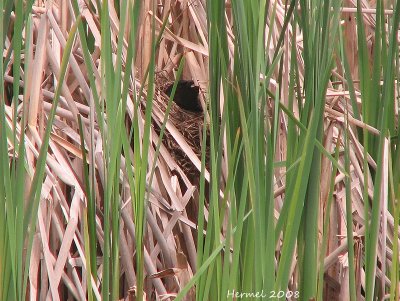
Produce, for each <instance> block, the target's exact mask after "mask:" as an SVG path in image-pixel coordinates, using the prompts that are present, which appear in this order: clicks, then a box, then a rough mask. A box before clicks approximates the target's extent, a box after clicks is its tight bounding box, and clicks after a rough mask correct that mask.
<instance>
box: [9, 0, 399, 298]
mask: <svg viewBox="0 0 400 301" xmlns="http://www.w3.org/2000/svg"><path fill="white" fill-rule="evenodd" d="M150 2H151V1H147V0H146V1H143V5H142V12H141V14H142V16H141V19H142V22H141V28H140V34H139V39H138V40H139V41H138V54H137V60H136V68H137V70H136V71H137V73H136V74H137V78H136V82H135V83H134V84H132V85H137V86H141V85H142V84H145V83H144V82H142V80H143V77H144V73H145V66H147V65H148V63H149V60H150V56H149V53H151V51H149V49H150V48H149V47H150V46H149V45H150V44H151V43H150V40H149V39H150V36H151V35H150V34H149V30H150V17H151V16H153V15H155V16H156V20H157V23H156V27H157V31H158V30H160V28H161V25H162V21H161V20H164V19H166V18H167V19H168V22H167V27H166V30H165V32H164V33H163V38H162V39H161V42H160V45H159V48H158V50H157V54H156V66H155V68H156V70H157V72H162V73H163V74H164V75H163V76H164V77H165V80H166V81H168V82H172V81H174V80H175V74H176V69H177V66H178V63H179V61H180V59H181V58H182V57H185V59H186V64H185V67H184V70H183V76H182V77H183V78H187V79H193V80H194V82H195V83H196V84H198V85H199V86H200V87H201V90H202V91H207V87H208V72H209V71H208V33H207V20H206V8H205V3H204V1H201V0H194V1H184V0H182V1H169V0H166V1H162V3H160V5H158V7H157V10H156V11H154V12H153V11H151V4H150ZM284 2H285V1H277V6H276V23H275V24H274V25H273V26H274V31H273V32H274V35H273V36H272V43H271V45H272V47H273V46H274V45H276V44H277V41H278V38H279V34H278V33H279V31H280V29H282V27H283V20H284V15H285V3H284ZM355 2H356V1H346V3H347V5H348V6H349V9H347V10H346V9H345V8H344V9H343V14H345V15H346V16H347V17H345V18H343V19H344V20H345V21H344V24H343V28H344V32H345V35H346V39H347V40H348V42H347V43H346V47H347V49H346V51H347V53H348V55H349V57H350V58H353V59H351V60H350V62H349V64H350V68H351V70H352V72H353V76H354V78H357V76H358V74H357V70H358V66H357V64H358V63H357V59H356V56H357V50H356V48H357V47H355V46H354V45H355V41H356V38H355V32H356V23H355V21H354V18H353V16H354V10H353V8H352V7H353V4H354V3H355ZM371 2H373V1H371ZM88 3H90V4H91V5H94V6H95V5H96V1H94V0H91V1H80V4H81V9H82V12H81V13H82V15H83V16H84V18H85V22H86V24H87V28H88V31H89V32H90V33H91V34H92V35H93V39H94V45H95V46H94V51H93V53H92V57H91V60H92V63H93V66H94V67H95V68H94V71H95V72H94V76H95V79H96V83H97V84H98V85H99V87H100V83H101V77H100V74H101V70H100V65H99V56H100V51H99V46H100V45H101V42H100V39H101V36H100V28H99V16H98V15H96V14H95V13H94V12H93V10H91V9H89V8H88V6H87V4H88ZM110 3H111V2H110ZM362 4H363V7H364V8H365V9H370V5H372V3H369V2H367V1H362ZM227 5H228V6H229V3H228V4H227ZM350 6H351V7H350ZM387 13H390V11H389V12H387ZM168 14H169V15H168ZM109 15H110V20H111V33H112V41H113V47H115V48H116V43H117V42H116V41H117V38H116V37H117V35H118V30H119V18H118V14H117V12H116V9H115V7H113V6H112V5H110V7H109ZM363 18H364V22H365V25H366V31H367V32H368V33H372V32H373V29H374V24H375V19H374V17H373V15H372V14H370V13H368V10H365V13H364V14H363ZM72 20H73V18H72V15H71V7H70V3H69V1H48V2H43V1H35V5H34V7H33V15H32V21H33V26H32V36H33V39H32V40H31V43H32V45H33V46H34V47H32V49H34V51H33V52H32V53H31V54H30V55H28V54H25V55H24V56H23V57H22V60H23V63H24V64H27V65H29V68H28V70H27V72H28V73H27V74H25V75H24V76H23V77H22V78H20V79H15V78H13V73H12V60H11V62H10V63H9V65H8V66H7V68H6V72H5V80H6V82H5V83H4V84H5V87H6V90H7V91H11V90H12V89H11V85H12V83H13V82H14V81H20V85H21V87H25V89H24V91H25V92H24V93H25V94H21V95H19V96H18V98H19V99H20V100H21V103H24V107H25V108H24V114H26V116H27V121H28V122H27V126H26V127H25V126H24V125H22V124H21V123H20V122H21V120H22V116H20V115H17V116H14V115H13V111H12V109H11V98H12V95H10V94H7V95H5V103H6V105H7V111H6V113H7V121H8V122H9V124H10V125H12V123H13V122H14V121H15V120H16V125H17V128H16V130H17V131H18V132H20V131H22V130H24V131H26V134H27V135H26V137H25V144H26V146H27V158H28V161H27V164H28V168H29V170H30V171H31V172H32V171H33V170H34V169H35V162H36V159H37V156H38V150H39V148H40V145H41V135H42V133H43V131H44V128H45V127H46V123H47V115H48V112H49V111H50V108H51V103H52V99H53V97H54V90H55V85H56V84H57V77H58V74H59V69H60V61H61V56H62V52H63V48H64V47H65V44H66V37H67V33H68V32H69V30H70V26H71V24H72ZM226 20H227V23H228V27H227V31H228V34H229V37H230V39H229V40H228V42H229V43H228V46H229V50H230V54H231V58H230V59H233V44H234V39H235V37H234V34H233V33H232V27H231V26H230V25H231V24H230V20H231V18H230V11H229V8H228V9H227V15H226ZM10 28H11V27H10ZM287 32H288V33H287V37H285V41H284V46H283V50H284V52H285V53H287V54H288V55H285V56H284V57H283V61H282V70H283V71H282V72H283V73H285V72H288V71H287V70H288V69H289V65H290V60H291V59H297V60H298V64H299V70H302V62H303V58H302V57H301V50H302V48H303V46H302V36H301V35H298V36H297V37H296V43H297V44H296V51H297V52H296V56H297V57H294V58H291V57H290V55H289V53H290V47H291V45H290V42H291V40H292V39H291V35H293V34H296V35H297V34H298V33H297V32H296V33H293V32H292V30H291V27H290V25H289V28H288V31H287ZM11 37H12V33H9V35H8V36H7V39H6V46H7V47H6V49H5V50H4V52H3V55H4V58H5V57H7V55H8V54H10V53H13V52H12V48H11V44H10V38H11ZM373 42H374V40H373V37H372V36H371V45H372V44H373ZM371 45H369V47H372V46H371ZM267 51H270V52H273V51H275V50H274V49H269V50H267ZM13 55H15V54H13ZM69 63H70V67H69V69H68V73H67V76H66V80H65V83H64V84H63V89H62V97H61V99H60V105H59V107H58V109H57V112H56V119H55V122H54V125H53V130H52V134H51V140H50V147H49V154H48V157H47V160H46V176H45V181H44V186H43V190H42V192H41V202H40V207H39V215H38V221H37V224H38V227H37V233H36V234H35V236H34V242H33V251H32V254H31V259H30V262H29V283H28V290H29V296H30V298H31V300H44V299H46V296H47V298H49V299H52V300H67V299H68V298H70V299H71V300H72V298H73V299H77V300H86V294H87V291H86V290H87V286H86V282H87V281H92V284H93V286H94V291H95V292H96V295H97V296H100V293H99V287H100V283H101V277H102V276H101V273H99V279H86V277H85V273H84V269H85V262H86V260H85V257H86V256H85V253H84V245H83V237H84V233H83V217H82V214H83V211H84V208H85V206H86V198H85V193H84V189H83V186H82V181H83V168H84V164H83V161H82V158H83V156H82V152H81V147H80V144H81V142H80V137H79V127H78V123H77V120H78V118H77V116H78V115H81V116H82V117H83V121H84V126H85V128H86V129H87V130H89V129H90V130H91V132H93V139H94V143H93V145H95V149H90V148H89V146H88V145H89V144H88V145H87V146H86V151H87V152H88V153H93V154H94V160H95V161H94V162H90V164H94V165H95V169H96V175H95V178H96V187H95V189H94V190H95V191H96V196H97V197H96V202H97V207H98V208H99V209H98V212H97V213H98V214H97V225H96V226H97V229H96V230H97V231H96V235H97V241H98V256H99V261H98V262H99V264H100V265H99V266H98V267H96V268H97V269H98V271H101V268H102V266H101V262H102V261H101V255H102V248H103V246H102V242H103V241H104V235H108V234H107V233H104V228H103V224H102V220H103V216H102V213H101V208H102V206H103V203H102V202H103V196H102V193H103V192H104V186H103V185H104V178H103V177H102V174H103V169H104V159H103V158H104V156H103V153H102V149H101V145H102V141H101V139H102V137H101V135H100V133H99V124H97V120H96V118H95V117H94V116H92V115H91V114H92V113H93V112H94V108H93V104H92V103H91V102H90V100H91V99H92V97H91V88H90V87H89V85H88V83H89V79H88V75H87V72H86V70H87V68H86V66H85V64H84V60H83V55H82V52H81V50H80V42H79V41H76V43H75V45H74V48H73V52H72V55H71V57H70V59H69ZM333 73H334V74H335V75H336V77H339V78H343V79H344V76H343V68H342V66H341V65H340V62H338V65H336V66H335V68H334V71H333ZM277 76H278V71H277V72H276V74H275V75H274V76H273V78H274V77H277ZM302 76H303V75H302V74H300V79H303V77H302ZM288 78H289V76H283V79H284V82H283V85H282V86H281V87H278V86H277V85H276V82H275V81H274V80H272V81H271V87H270V88H271V91H272V92H275V90H276V89H278V88H279V89H282V92H281V94H282V102H283V103H284V104H287V103H286V102H287V99H288V95H289V93H290V91H289V90H288V87H289V84H288ZM156 84H157V87H156V88H157V89H156V91H158V92H157V93H156V94H155V98H154V103H153V112H152V120H153V125H154V127H153V130H152V135H151V139H152V147H151V151H150V157H149V158H150V161H151V162H152V161H153V160H156V162H157V164H156V169H155V177H154V181H153V183H152V185H151V186H148V187H147V190H148V193H149V194H150V197H149V204H148V207H147V209H146V218H147V224H146V240H145V271H146V281H145V284H146V286H145V289H144V290H145V293H146V295H147V298H148V300H156V299H157V300H173V296H174V295H175V294H176V293H177V292H179V291H180V290H181V289H182V287H184V286H185V285H186V284H187V283H188V281H189V279H191V277H193V274H194V273H195V272H196V243H195V241H196V239H195V237H194V233H196V216H197V215H196V214H197V212H198V208H197V204H196V202H197V200H198V193H199V192H198V185H199V177H200V170H201V161H200V158H201V156H200V154H201V147H202V139H201V137H202V131H203V122H204V120H207V118H204V115H203V114H195V113H189V112H185V111H184V110H182V109H180V108H179V107H178V106H176V105H175V104H174V103H173V104H172V109H171V112H170V117H169V119H168V121H167V123H166V130H165V135H164V138H163V143H162V144H161V146H160V154H159V157H158V158H157V159H155V158H154V155H155V152H156V146H157V145H158V142H159V135H160V128H161V124H162V122H163V120H164V113H165V111H166V108H167V102H168V98H167V97H166V95H165V94H164V93H162V92H161V91H163V90H164V88H165V82H162V81H159V82H156ZM299 84H300V85H302V84H303V82H300V83H299ZM131 88H132V89H131V90H132V91H136V87H133V86H132V87H131ZM100 93H101V91H100ZM144 93H146V91H144ZM349 95H350V92H349V91H347V90H345V86H344V85H343V83H336V82H330V83H329V87H328V92H327V102H326V107H325V116H324V124H325V132H324V133H323V135H324V137H325V138H324V141H325V142H324V147H325V149H326V150H328V151H329V152H331V153H333V152H334V148H335V145H336V144H337V145H340V146H341V148H342V149H343V147H344V139H343V131H344V128H345V122H346V120H347V121H348V122H349V124H350V125H351V127H350V163H351V176H350V179H351V187H352V189H351V191H352V200H353V204H352V213H353V219H354V225H353V229H354V237H355V239H356V260H357V262H360V261H361V259H362V258H361V250H362V249H363V247H364V246H363V233H364V230H365V227H364V223H365V221H368V219H369V217H368V216H365V211H364V205H365V204H364V203H365V202H368V200H364V197H363V191H364V189H365V186H364V185H365V183H364V180H365V179H369V184H368V194H369V196H370V197H371V198H372V191H373V188H374V187H373V185H381V186H382V193H383V195H382V198H383V199H385V198H387V194H388V193H389V191H388V189H387V187H388V184H387V181H388V180H387V176H388V172H389V171H388V169H385V170H383V174H384V175H385V176H384V177H383V180H382V182H381V183H373V181H372V176H371V174H370V173H369V171H368V170H367V171H366V170H364V166H363V165H362V162H363V160H364V158H363V156H364V154H363V147H362V144H361V143H360V141H359V139H358V136H357V133H356V131H357V129H358V128H362V129H366V130H367V131H369V132H370V133H372V134H373V135H380V133H379V131H378V130H377V129H376V128H375V127H373V126H371V125H367V124H365V123H363V122H362V121H361V120H359V119H357V118H356V117H355V116H354V115H353V112H352V111H351V110H350V111H349V108H348V104H347V103H348V102H349V101H350V96H349ZM355 95H356V97H357V100H358V101H359V103H360V102H361V100H360V97H359V92H358V87H356V91H355ZM200 97H201V101H202V103H203V104H204V105H205V104H207V96H206V94H205V93H200ZM28 99H29V102H27V100H28ZM134 105H135V104H134V99H133V97H132V94H130V95H128V100H127V116H126V119H127V125H129V124H132V119H133V118H134V116H135V114H134ZM142 108H145V103H143V106H142ZM393 109H394V110H396V118H398V103H397V98H396V105H395V106H394V108H393ZM293 114H294V115H295V116H298V115H299V112H298V108H296V107H294V112H293ZM206 117H207V116H206ZM107 118H112V116H108V117H107ZM139 118H141V119H142V122H144V115H143V112H141V113H140V115H139ZM279 118H280V119H279V125H280V126H279V134H278V137H279V138H278V142H277V145H278V150H279V151H278V152H277V155H276V156H277V161H284V160H285V153H286V151H285V150H286V147H287V145H286V138H287V127H286V123H287V117H286V116H284V115H282V116H280V117H279ZM396 123H397V121H396ZM109 130H111V131H112V129H109ZM9 147H10V154H11V149H12V148H13V147H14V146H13V145H12V143H11V141H10V146H9ZM389 150H390V141H389V140H387V141H386V144H385V149H384V154H383V155H384V160H387V158H388V152H389ZM124 162H125V161H124V160H122V165H123V164H124ZM368 162H369V164H370V166H371V167H372V168H374V167H376V162H375V161H374V160H373V159H372V158H371V157H368ZM339 163H340V164H341V165H342V166H344V163H345V162H344V157H343V156H342V154H341V156H340V158H339ZM383 166H387V164H386V165H383ZM222 168H223V169H225V170H226V169H227V166H226V162H222ZM331 168H332V164H331V162H330V161H329V160H328V159H326V158H324V159H323V163H322V173H323V174H326V175H328V176H327V177H326V178H325V177H322V179H323V181H321V192H320V196H321V201H320V208H319V212H320V215H319V216H320V220H319V233H322V229H323V222H324V217H325V216H326V215H330V224H329V239H328V247H327V252H326V254H327V256H326V258H325V261H324V265H325V285H326V288H327V289H326V293H325V294H326V295H325V298H326V300H339V299H340V298H342V297H343V296H346V294H347V293H348V292H347V291H346V289H347V286H346V285H345V281H344V280H343V279H347V278H346V277H348V273H349V271H348V269H347V263H346V260H347V257H346V256H347V255H346V251H347V248H348V246H347V244H346V240H345V239H343V238H345V237H346V224H345V212H346V206H345V201H346V196H345V190H344V188H345V183H344V178H345V175H344V173H343V172H342V171H338V174H337V175H336V179H335V183H336V186H335V187H336V188H335V191H334V196H335V201H334V203H333V204H332V210H331V211H330V212H326V204H327V199H328V194H329V182H330V172H328V170H331ZM285 172H286V171H285V168H283V167H277V168H276V170H275V174H274V176H275V179H276V185H275V187H274V190H275V194H274V196H275V204H276V206H275V215H276V218H277V217H278V216H279V214H280V208H282V204H283V202H285ZM125 173H126V168H125V167H124V166H121V175H120V181H121V185H122V187H123V188H122V189H121V192H122V193H121V195H120V202H121V217H122V218H121V225H120V255H121V256H120V260H121V277H120V279H121V294H120V295H121V299H123V300H131V299H130V298H133V295H134V287H135V283H136V275H135V262H134V254H135V243H134V237H135V226H134V222H133V220H132V207H131V205H130V202H132V199H131V196H130V194H129V189H128V182H127V180H126V174H125ZM223 177H224V173H223ZM205 178H206V180H207V181H209V179H210V174H209V165H208V164H206V171H205ZM225 180H226V179H225V178H223V179H222V182H224V181H225ZM28 182H29V181H28ZM204 210H205V219H206V220H207V214H208V211H207V208H205V209H204ZM380 210H381V215H382V219H381V226H380V243H379V248H378V258H379V263H380V264H379V268H378V271H377V277H378V278H379V279H380V281H381V283H382V285H383V286H384V285H385V284H386V285H390V282H389V279H388V278H387V277H386V276H385V269H386V267H387V265H390V262H391V261H392V259H393V256H397V254H393V252H392V246H393V240H394V239H398V238H399V231H398V229H394V219H393V216H392V215H391V213H390V212H389V211H388V208H387V207H382V208H380ZM221 235H224V233H221ZM358 251H359V252H358ZM277 252H279V244H278V246H277ZM357 268H358V269H357V271H356V273H357V275H356V278H357V280H358V281H357V285H359V286H361V285H363V284H364V283H365V279H364V271H363V269H362V265H361V264H359V265H357ZM295 270H296V264H295V263H294V264H293V271H294V272H295ZM293 282H295V279H293ZM391 285H398V284H391ZM360 291H361V290H360ZM193 298H194V292H193V291H191V293H190V294H189V295H188V296H187V299H186V300H193ZM340 300H344V299H340ZM360 300H361V299H360Z"/></svg>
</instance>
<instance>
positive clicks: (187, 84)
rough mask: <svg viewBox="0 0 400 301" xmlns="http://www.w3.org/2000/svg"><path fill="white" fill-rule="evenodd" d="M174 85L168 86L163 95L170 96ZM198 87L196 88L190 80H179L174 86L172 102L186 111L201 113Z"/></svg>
mask: <svg viewBox="0 0 400 301" xmlns="http://www.w3.org/2000/svg"><path fill="white" fill-rule="evenodd" d="M173 86H174V84H173V83H172V84H170V85H168V86H167V87H166V89H165V90H164V92H165V94H167V95H168V96H171V92H172V88H173ZM199 91H200V87H199V86H196V85H195V84H194V82H193V81H192V80H179V81H178V84H177V86H176V90H175V95H174V99H173V101H174V102H175V103H176V104H177V105H178V106H179V107H180V108H181V109H184V110H186V111H190V112H194V113H202V112H203V108H202V106H201V103H200V99H199Z"/></svg>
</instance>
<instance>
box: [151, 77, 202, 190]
mask: <svg viewBox="0 0 400 301" xmlns="http://www.w3.org/2000/svg"><path fill="white" fill-rule="evenodd" d="M168 87H171V83H167V84H164V85H162V86H161V87H160V86H159V88H158V89H157V90H158V93H157V94H158V95H157V97H155V104H154V105H156V106H157V107H158V108H159V109H160V110H161V111H162V112H163V113H164V114H165V112H166V110H167V106H168V101H169V97H168V95H167V94H165V93H164V91H166V90H168ZM175 95H176V96H178V97H181V98H184V95H179V91H177V93H176V94H175ZM163 117H164V116H163ZM168 120H169V122H171V123H172V124H173V125H174V126H175V128H176V129H177V130H178V131H179V133H180V134H181V135H182V137H183V138H184V139H185V141H186V143H187V144H188V145H189V146H190V147H191V149H192V150H193V152H194V153H195V154H196V156H197V157H198V159H199V160H201V149H202V139H203V124H204V114H203V112H199V111H196V112H191V111H188V110H185V109H182V108H181V107H180V106H178V105H177V104H176V102H172V104H171V109H170V112H169V116H168ZM154 121H155V124H154V129H155V132H156V133H157V135H160V128H161V122H162V120H161V122H160V120H157V119H155V120H154ZM207 141H208V137H207ZM162 142H163V144H164V146H165V147H166V148H167V150H168V151H169V153H170V154H171V156H172V158H173V159H174V160H175V162H176V163H177V165H178V166H179V167H180V168H181V169H182V171H183V172H185V174H186V176H187V178H188V179H189V180H190V181H191V182H192V184H193V185H198V180H199V176H200V172H199V170H198V169H197V168H196V167H195V165H194V164H193V162H192V160H191V159H190V157H189V156H188V155H187V154H186V152H185V151H184V150H183V149H182V148H181V146H180V145H179V144H178V142H177V141H176V140H175V138H174V137H173V136H172V134H171V133H170V132H169V131H168V130H167V129H166V130H165V131H164V135H163V139H162ZM207 144H208V143H207ZM208 162H209V145H206V168H208V165H209V163H208Z"/></svg>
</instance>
